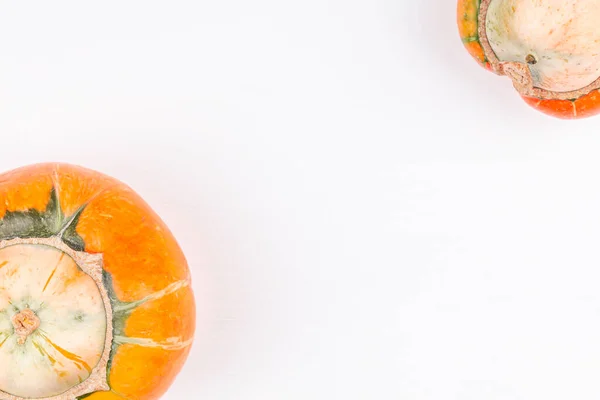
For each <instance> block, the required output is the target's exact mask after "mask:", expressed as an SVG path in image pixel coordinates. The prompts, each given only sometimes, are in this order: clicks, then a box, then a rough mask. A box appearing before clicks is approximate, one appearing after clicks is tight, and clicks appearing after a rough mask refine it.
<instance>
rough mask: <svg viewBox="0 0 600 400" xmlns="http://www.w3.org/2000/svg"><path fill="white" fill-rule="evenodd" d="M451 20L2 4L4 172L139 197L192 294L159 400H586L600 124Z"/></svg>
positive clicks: (250, 7) (597, 303)
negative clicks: (570, 111) (491, 61)
mask: <svg viewBox="0 0 600 400" xmlns="http://www.w3.org/2000/svg"><path fill="white" fill-rule="evenodd" d="M455 7H456V6H455V2H454V0H428V1H423V0H414V1H408V0H393V1H392V0H303V1H290V0H210V1H207V0H198V1H176V0H172V1H168V2H167V1H160V2H159V1H122V0H121V1H113V0H105V1H97V2H83V1H61V0H54V1H28V2H22V1H0V139H1V140H2V144H3V146H2V151H1V155H2V157H0V167H1V168H2V170H8V169H11V168H13V167H17V166H20V165H24V164H29V163H33V162H39V161H66V162H72V163H77V164H83V165H85V166H88V167H91V168H94V169H98V170H100V171H103V172H105V173H108V174H110V175H113V176H115V177H117V178H119V179H121V180H123V181H125V182H126V183H128V184H129V185H131V186H132V187H133V188H134V189H135V190H137V191H138V192H139V193H140V194H141V195H142V196H143V197H145V198H146V199H147V201H148V202H149V203H150V204H151V205H152V206H153V207H154V208H155V209H156V210H157V211H158V212H159V214H160V215H162V217H163V218H164V219H165V221H166V222H167V223H168V224H169V226H170V227H171V228H172V230H173V231H174V233H175V234H176V236H177V238H178V239H179V241H180V243H181V245H182V247H183V248H184V250H185V252H186V254H187V256H188V259H189V263H190V266H191V268H192V270H193V274H194V279H195V281H194V287H195V290H196V293H197V301H198V331H197V342H196V344H195V346H194V348H193V351H192V354H191V356H190V359H189V361H188V363H187V364H186V367H185V368H184V370H183V371H182V373H181V374H180V376H179V378H178V379H177V381H176V382H175V384H174V385H173V387H172V388H171V390H170V391H169V393H168V394H167V395H166V396H165V397H164V399H167V400H187V399H206V400H240V399H241V400H253V399H257V400H296V399H297V400H306V399H324V400H325V399H344V400H346V399H365V400H371V399H395V400H399V399H401V400H413V399H414V400H434V399H435V400H438V399H439V400H454V399H457V400H458V399H460V400H498V399H503V400H504V399H506V400H519V399H527V400H530V399H545V400H549V399H561V400H563V399H578V400H586V399H597V398H598V397H599V396H600V383H599V382H600V381H599V380H598V376H599V374H600V292H599V290H598V287H599V283H600V254H599V253H598V243H599V241H600V185H599V184H598V182H599V181H600V178H599V176H600V157H599V154H600V117H598V118H596V119H589V120H584V121H575V122H565V121H559V120H554V119H552V118H549V117H546V116H544V115H542V114H539V113H538V112H536V111H534V110H532V109H530V108H528V107H527V106H526V105H525V104H524V103H523V102H522V101H521V100H520V99H519V97H518V96H517V95H516V93H515V92H514V90H513V89H512V87H511V84H510V82H509V81H508V80H506V79H503V78H498V77H495V76H494V75H492V74H491V73H488V72H487V71H485V70H483V69H482V68H480V67H478V66H477V65H476V63H475V62H474V61H472V60H471V59H470V58H469V56H468V55H467V53H466V52H465V51H464V50H463V49H462V45H461V43H460V40H459V38H458V34H457V32H456V24H455Z"/></svg>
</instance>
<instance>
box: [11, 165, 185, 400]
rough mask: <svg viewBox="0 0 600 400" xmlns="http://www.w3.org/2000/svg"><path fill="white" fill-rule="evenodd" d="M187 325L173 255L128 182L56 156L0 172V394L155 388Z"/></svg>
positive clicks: (49, 396)
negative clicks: (59, 160) (57, 160)
mask: <svg viewBox="0 0 600 400" xmlns="http://www.w3.org/2000/svg"><path fill="white" fill-rule="evenodd" d="M194 327H195V306H194V297H193V293H192V289H191V286H190V274H189V270H188V267H187V263H186V260H185V257H184V255H183V253H182V251H181V249H180V248H179V246H178V245H177V242H176V241H175V239H174V237H173V235H172V234H171V233H170V231H169V230H168V228H167V227H166V226H165V224H164V223H163V222H162V221H161V220H160V218H159V217H158V216H157V215H156V214H155V213H154V212H153V211H152V210H151V209H150V208H149V206H148V205H147V204H146V203H145V202H144V201H143V200H142V199H141V198H140V197H139V196H138V195H137V194H136V193H134V192H133V191H132V190H131V189H130V188H129V187H127V186H126V185H124V184H123V183H121V182H119V181H117V180H115V179H112V178H109V177H107V176H105V175H102V174H100V173H97V172H94V171H91V170H88V169H84V168H81V167H76V166H71V165H65V164H38V165H33V166H29V167H24V168H21V169H18V170H14V171H10V172H8V173H5V174H3V175H0V399H2V400H25V399H28V400H29V399H43V400H75V399H77V400H79V399H86V400H151V399H158V398H160V396H161V395H162V394H163V393H164V392H165V391H166V390H167V388H168V387H169V386H170V385H171V383H172V382H173V380H174V378H175V376H176V375H177V373H178V372H179V371H180V369H181V368H182V366H183V363H184V361H185V359H186V357H187V355H188V353H189V351H190V347H191V344H192V339H193V335H194Z"/></svg>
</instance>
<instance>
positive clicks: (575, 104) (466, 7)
mask: <svg viewBox="0 0 600 400" xmlns="http://www.w3.org/2000/svg"><path fill="white" fill-rule="evenodd" d="M495 1H500V0H495ZM539 3H541V4H542V5H544V4H545V2H539ZM480 7H481V0H458V11H457V20H458V30H459V34H460V37H461V39H462V42H463V44H464V46H465V48H466V49H467V51H468V52H469V54H470V55H471V56H472V57H473V58H474V59H475V60H476V61H477V62H478V63H479V64H480V65H482V66H483V67H484V68H486V69H488V70H490V71H493V72H498V71H494V68H493V67H492V65H491V64H490V60H488V57H486V53H485V51H484V46H483V45H482V41H481V37H480V33H479V28H480V27H479V14H480ZM548 7H550V5H548ZM513 11H514V10H513ZM557 12H560V10H557ZM532 22H534V21H532ZM553 28H554V27H553V26H548V27H547V29H548V30H549V33H550V34H551V33H552V32H553V31H554V29H553ZM521 97H522V98H523V100H525V102H526V103H527V104H528V105H530V106H531V107H533V108H535V109H537V110H538V111H541V112H543V113H544V114H547V115H551V116H553V117H556V118H561V119H580V118H587V117H591V116H594V115H598V114H600V90H592V91H590V92H589V93H587V94H583V95H581V96H573V97H572V98H563V99H547V98H546V99H545V98H538V97H535V96H528V95H521Z"/></svg>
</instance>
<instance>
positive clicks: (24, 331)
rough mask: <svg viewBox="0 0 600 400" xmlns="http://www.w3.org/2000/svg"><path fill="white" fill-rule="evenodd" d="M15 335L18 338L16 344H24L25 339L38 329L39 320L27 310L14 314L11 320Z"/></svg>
mask: <svg viewBox="0 0 600 400" xmlns="http://www.w3.org/2000/svg"><path fill="white" fill-rule="evenodd" d="M11 321H12V324H13V327H14V329H15V333H16V334H17V335H18V336H19V339H17V343H19V344H24V343H25V340H27V337H28V336H29V335H31V334H32V333H33V332H35V330H36V329H37V328H39V327H40V319H39V318H38V316H37V315H35V313H34V312H33V311H31V310H30V309H29V308H26V309H24V310H23V311H21V312H20V313H18V314H15V315H14V316H13V317H12V319H11Z"/></svg>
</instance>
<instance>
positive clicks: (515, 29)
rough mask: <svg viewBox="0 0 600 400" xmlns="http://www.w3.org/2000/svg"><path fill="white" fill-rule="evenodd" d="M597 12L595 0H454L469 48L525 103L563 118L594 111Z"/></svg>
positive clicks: (598, 85) (598, 69)
mask: <svg viewBox="0 0 600 400" xmlns="http://www.w3.org/2000/svg"><path fill="white" fill-rule="evenodd" d="M598 18H600V2H598V1H597V0H545V1H539V0H459V1H458V26H459V32H460V35H461V38H462V41H463V43H464V45H465V47H466V48H467V50H468V51H469V53H470V54H471V55H472V56H473V57H474V58H475V59H476V60H477V61H478V62H479V63H480V64H481V65H482V66H484V67H485V68H487V69H488V70H491V71H493V72H495V73H496V74H498V75H506V76H508V77H509V78H511V79H512V81H513V85H514V87H515V89H517V91H518V92H519V94H520V95H521V97H522V98H523V99H524V100H525V102H526V103H527V104H529V105H530V106H532V107H534V108H536V109H538V110H539V111H541V112H544V113H546V114H549V115H552V116H555V117H558V118H564V119H574V118H585V117H590V116H593V115H596V114H599V113H600V93H599V92H598V90H599V89H600V28H599V27H598V24H597V21H598Z"/></svg>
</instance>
